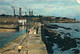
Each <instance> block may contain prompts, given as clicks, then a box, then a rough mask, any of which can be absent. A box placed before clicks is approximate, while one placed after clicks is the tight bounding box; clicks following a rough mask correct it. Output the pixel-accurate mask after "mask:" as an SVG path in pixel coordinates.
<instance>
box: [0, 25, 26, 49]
mask: <svg viewBox="0 0 80 54" xmlns="http://www.w3.org/2000/svg"><path fill="white" fill-rule="evenodd" d="M25 31H26V27H24V26H21V27H19V31H14V32H6V33H0V48H1V47H3V46H4V45H5V44H6V43H8V42H9V41H11V40H13V39H15V38H16V37H17V36H19V35H21V34H23V33H24V32H25Z"/></svg>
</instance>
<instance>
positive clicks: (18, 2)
mask: <svg viewBox="0 0 80 54" xmlns="http://www.w3.org/2000/svg"><path fill="white" fill-rule="evenodd" d="M79 3H80V0H0V14H7V15H13V9H12V6H13V7H14V8H15V10H16V14H17V15H18V14H19V7H21V8H22V14H23V15H24V12H27V14H28V12H29V10H31V11H32V10H33V11H34V15H44V16H57V17H60V16H61V17H69V18H76V19H77V20H80V4H79Z"/></svg>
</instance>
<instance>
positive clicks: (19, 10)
mask: <svg viewBox="0 0 80 54" xmlns="http://www.w3.org/2000/svg"><path fill="white" fill-rule="evenodd" d="M19 17H20V18H21V8H19Z"/></svg>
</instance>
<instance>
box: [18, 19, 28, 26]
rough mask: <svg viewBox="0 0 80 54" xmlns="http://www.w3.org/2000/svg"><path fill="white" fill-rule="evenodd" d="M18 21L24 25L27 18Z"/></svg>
mask: <svg viewBox="0 0 80 54" xmlns="http://www.w3.org/2000/svg"><path fill="white" fill-rule="evenodd" d="M18 22H19V23H21V24H22V25H25V23H26V22H27V19H26V18H19V19H18Z"/></svg>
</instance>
